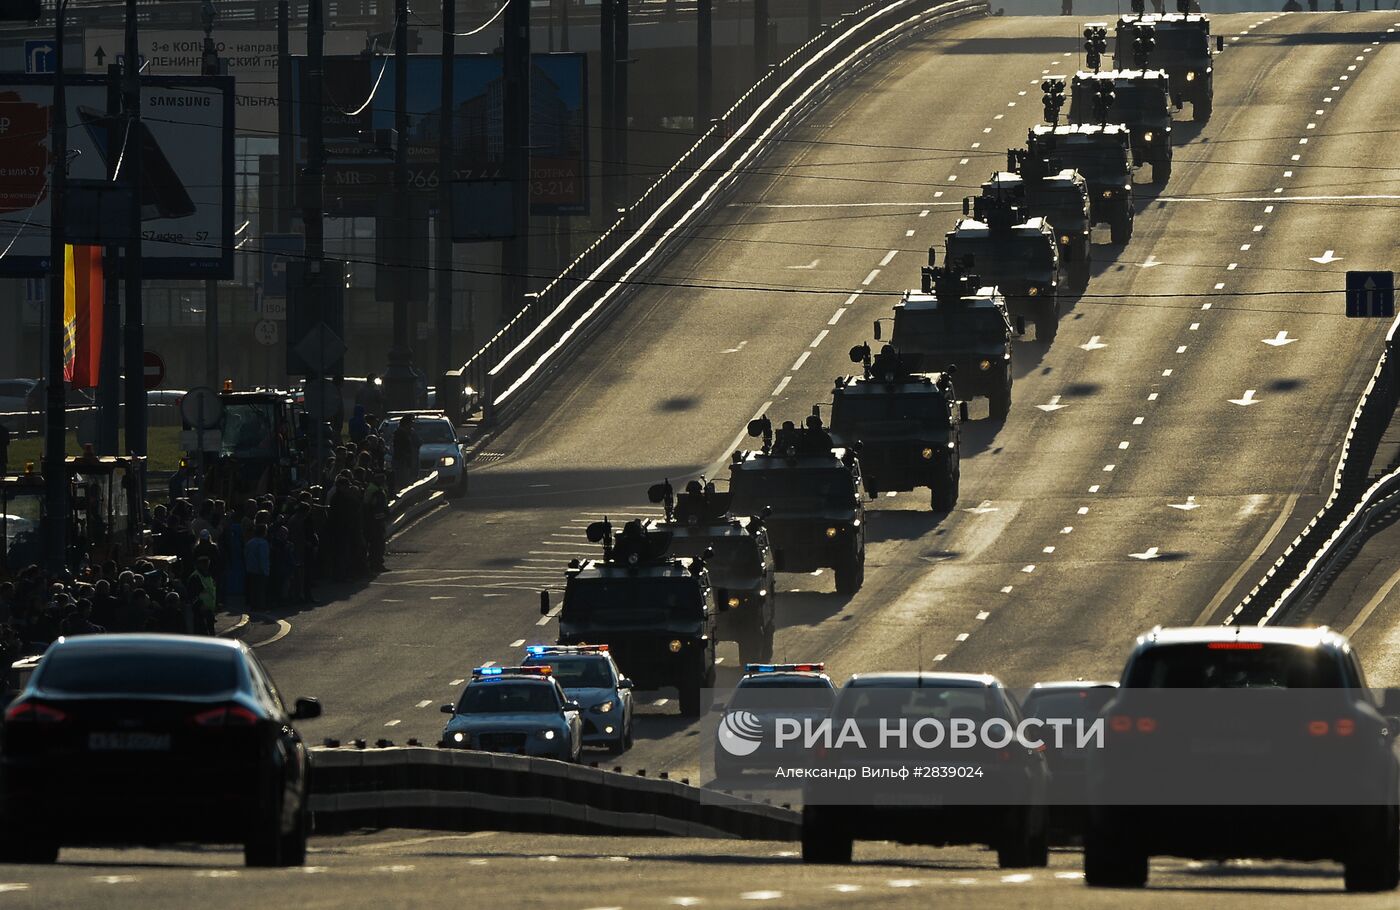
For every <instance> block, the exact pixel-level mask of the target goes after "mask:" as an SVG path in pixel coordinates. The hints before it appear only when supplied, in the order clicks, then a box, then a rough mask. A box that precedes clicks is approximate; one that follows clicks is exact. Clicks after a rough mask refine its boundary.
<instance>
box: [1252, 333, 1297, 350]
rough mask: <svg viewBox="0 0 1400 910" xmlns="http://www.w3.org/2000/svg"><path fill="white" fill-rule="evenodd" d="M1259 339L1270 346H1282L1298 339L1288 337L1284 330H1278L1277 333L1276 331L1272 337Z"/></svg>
mask: <svg viewBox="0 0 1400 910" xmlns="http://www.w3.org/2000/svg"><path fill="white" fill-rule="evenodd" d="M1259 340H1260V341H1262V342H1264V343H1265V344H1267V345H1270V346H1272V347H1276V348H1281V347H1283V346H1284V345H1286V344H1292V343H1293V342H1295V341H1297V340H1298V339H1296V338H1289V337H1288V332H1286V331H1285V332H1279V333H1278V334H1277V335H1275V336H1274V337H1273V338H1261V339H1259Z"/></svg>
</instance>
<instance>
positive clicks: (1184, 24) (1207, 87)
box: [1113, 13, 1225, 123]
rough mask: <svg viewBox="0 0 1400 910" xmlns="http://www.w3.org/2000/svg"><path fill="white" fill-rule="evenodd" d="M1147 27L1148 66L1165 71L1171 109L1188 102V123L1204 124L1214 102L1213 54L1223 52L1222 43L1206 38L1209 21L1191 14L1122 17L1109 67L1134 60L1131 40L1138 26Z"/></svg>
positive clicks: (1221, 40) (1208, 117)
mask: <svg viewBox="0 0 1400 910" xmlns="http://www.w3.org/2000/svg"><path fill="white" fill-rule="evenodd" d="M1143 25H1146V26H1149V27H1150V28H1151V29H1152V36H1153V38H1154V40H1155V43H1154V46H1153V47H1152V50H1151V54H1150V56H1149V57H1148V59H1147V63H1148V65H1149V66H1151V67H1153V68H1154V69H1159V70H1165V71H1166V73H1167V78H1168V79H1169V80H1170V83H1171V99H1172V105H1173V106H1174V107H1175V108H1176V109H1177V110H1181V108H1182V106H1183V105H1184V104H1185V102H1188V101H1189V102H1191V119H1192V120H1194V121H1196V122H1197V123H1205V122H1206V121H1207V120H1209V119H1210V114H1211V108H1212V106H1213V103H1214V100H1215V75H1214V71H1215V67H1214V59H1213V58H1214V54H1213V53H1212V52H1213V51H1220V50H1222V49H1223V48H1224V44H1225V42H1224V40H1223V39H1222V38H1221V37H1220V36H1218V35H1217V36H1216V38H1215V41H1214V42H1212V41H1211V38H1210V19H1209V18H1208V17H1206V16H1201V15H1192V14H1180V13H1177V14H1167V15H1143V16H1123V17H1121V18H1120V19H1119V20H1118V27H1117V31H1116V37H1117V41H1116V43H1115V45H1114V50H1113V65H1114V66H1115V67H1117V68H1120V69H1121V68H1125V67H1127V66H1129V65H1130V64H1131V63H1132V61H1133V60H1134V59H1135V57H1134V54H1133V46H1132V45H1133V40H1134V38H1136V37H1137V29H1138V27H1139V26H1143Z"/></svg>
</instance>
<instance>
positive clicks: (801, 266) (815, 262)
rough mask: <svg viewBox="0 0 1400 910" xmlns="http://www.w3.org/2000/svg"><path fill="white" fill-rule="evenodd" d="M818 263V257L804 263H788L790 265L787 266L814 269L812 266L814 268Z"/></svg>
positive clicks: (819, 261)
mask: <svg viewBox="0 0 1400 910" xmlns="http://www.w3.org/2000/svg"><path fill="white" fill-rule="evenodd" d="M820 263H821V260H820V259H813V260H812V261H811V262H809V263H807V264H806V265H790V266H788V268H790V269H814V268H816V267H817V266H818V265H819V264H820Z"/></svg>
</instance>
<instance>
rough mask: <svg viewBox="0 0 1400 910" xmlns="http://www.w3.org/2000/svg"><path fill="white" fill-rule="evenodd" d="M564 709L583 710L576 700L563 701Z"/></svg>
mask: <svg viewBox="0 0 1400 910" xmlns="http://www.w3.org/2000/svg"><path fill="white" fill-rule="evenodd" d="M564 710H565V711H582V710H583V705H580V704H579V703H578V702H576V701H566V702H564Z"/></svg>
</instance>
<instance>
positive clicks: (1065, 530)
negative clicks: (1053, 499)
mask: <svg viewBox="0 0 1400 910" xmlns="http://www.w3.org/2000/svg"><path fill="white" fill-rule="evenodd" d="M1060 533H1061V534H1073V533H1074V525H1065V526H1064V527H1063V528H1060Z"/></svg>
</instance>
